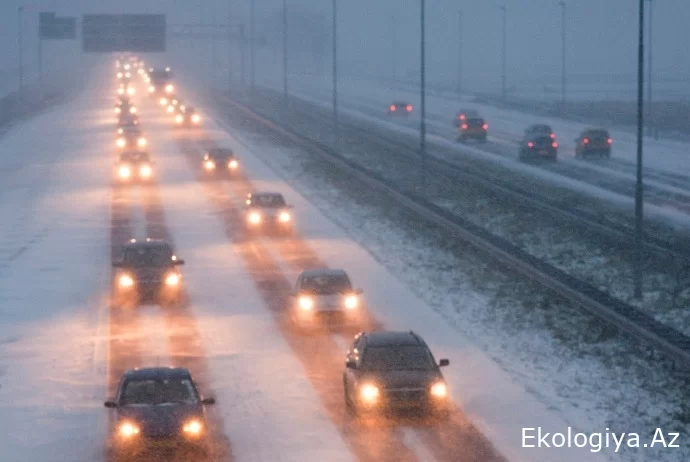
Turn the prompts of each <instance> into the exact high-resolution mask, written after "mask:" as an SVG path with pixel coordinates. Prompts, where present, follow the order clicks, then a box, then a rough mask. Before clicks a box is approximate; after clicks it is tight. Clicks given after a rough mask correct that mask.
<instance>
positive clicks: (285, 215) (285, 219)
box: [278, 212, 290, 223]
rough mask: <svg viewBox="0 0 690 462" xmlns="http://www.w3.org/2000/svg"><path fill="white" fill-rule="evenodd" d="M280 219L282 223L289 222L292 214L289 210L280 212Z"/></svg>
mask: <svg viewBox="0 0 690 462" xmlns="http://www.w3.org/2000/svg"><path fill="white" fill-rule="evenodd" d="M278 220H280V222H281V223H287V222H288V221H290V214H289V213H287V212H280V215H278Z"/></svg>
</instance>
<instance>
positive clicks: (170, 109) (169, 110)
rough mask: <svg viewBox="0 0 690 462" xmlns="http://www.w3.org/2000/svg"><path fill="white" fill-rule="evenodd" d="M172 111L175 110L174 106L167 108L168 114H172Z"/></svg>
mask: <svg viewBox="0 0 690 462" xmlns="http://www.w3.org/2000/svg"><path fill="white" fill-rule="evenodd" d="M174 110H175V106H173V105H172V104H171V105H170V106H168V112H173V111H174Z"/></svg>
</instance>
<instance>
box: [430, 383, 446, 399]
mask: <svg viewBox="0 0 690 462" xmlns="http://www.w3.org/2000/svg"><path fill="white" fill-rule="evenodd" d="M431 396H433V397H434V398H445V397H446V396H448V387H447V386H446V384H445V383H443V382H436V383H435V384H433V385H432V386H431Z"/></svg>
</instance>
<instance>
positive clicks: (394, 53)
mask: <svg viewBox="0 0 690 462" xmlns="http://www.w3.org/2000/svg"><path fill="white" fill-rule="evenodd" d="M396 26H397V24H396V20H395V13H393V15H392V16H391V38H392V43H391V45H392V46H391V48H392V50H391V72H392V73H393V83H396V82H397V81H398V30H397V27H396Z"/></svg>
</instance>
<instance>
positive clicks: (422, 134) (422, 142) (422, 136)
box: [419, 0, 426, 192]
mask: <svg viewBox="0 0 690 462" xmlns="http://www.w3.org/2000/svg"><path fill="white" fill-rule="evenodd" d="M419 3H420V7H421V11H420V15H419V16H420V21H421V24H420V34H419V35H420V69H419V74H420V79H419V81H420V89H419V90H420V100H421V101H420V103H421V104H420V114H419V119H420V122H419V155H420V156H421V164H422V165H421V167H422V168H421V170H422V171H421V175H422V179H421V180H422V181H421V189H420V190H421V191H422V192H423V191H426V19H425V17H424V15H425V11H426V1H425V0H420V2H419Z"/></svg>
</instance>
